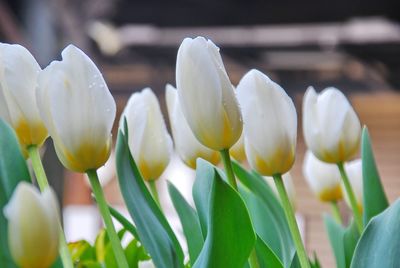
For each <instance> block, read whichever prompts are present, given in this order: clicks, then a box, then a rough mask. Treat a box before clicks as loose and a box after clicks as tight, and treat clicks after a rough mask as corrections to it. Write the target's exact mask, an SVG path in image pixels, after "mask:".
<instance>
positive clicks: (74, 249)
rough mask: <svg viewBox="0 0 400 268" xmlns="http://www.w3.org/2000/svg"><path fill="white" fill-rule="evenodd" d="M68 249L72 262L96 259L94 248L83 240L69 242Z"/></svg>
mask: <svg viewBox="0 0 400 268" xmlns="http://www.w3.org/2000/svg"><path fill="white" fill-rule="evenodd" d="M68 249H69V252H70V253H71V258H72V261H73V262H74V263H76V262H82V261H86V260H93V261H94V260H96V251H95V249H94V248H93V247H92V246H91V245H90V244H89V242H87V241H85V240H80V241H77V242H73V243H69V244H68Z"/></svg>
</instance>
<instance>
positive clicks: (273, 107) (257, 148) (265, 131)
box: [237, 70, 297, 176]
mask: <svg viewBox="0 0 400 268" xmlns="http://www.w3.org/2000/svg"><path fill="white" fill-rule="evenodd" d="M237 93H238V99H239V103H240V105H241V108H242V113H243V118H244V134H245V151H246V156H247V160H248V161H249V163H250V166H251V167H252V168H253V169H255V170H257V171H258V172H259V173H260V174H262V175H264V176H273V175H277V174H284V173H286V172H288V171H289V170H290V169H291V168H292V166H293V163H294V159H295V148H296V138H297V115H296V109H295V107H294V104H293V101H292V100H291V99H290V97H289V96H288V95H287V94H286V92H285V91H284V90H283V88H282V87H280V86H279V85H278V84H276V83H275V82H273V81H272V80H270V79H269V78H268V77H267V76H266V75H265V74H263V73H261V72H260V71H258V70H251V71H249V72H248V73H247V74H245V76H244V77H243V78H242V80H241V81H240V83H239V85H238V86H237Z"/></svg>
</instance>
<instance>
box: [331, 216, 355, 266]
mask: <svg viewBox="0 0 400 268" xmlns="http://www.w3.org/2000/svg"><path fill="white" fill-rule="evenodd" d="M324 223H325V228H326V231H327V233H328V237H329V241H330V243H331V247H332V250H333V253H334V255H335V259H336V267H338V268H346V267H350V264H351V259H352V257H353V254H354V249H355V247H356V244H357V241H358V238H359V237H360V235H359V233H358V229H357V226H356V224H355V222H354V221H353V222H352V223H351V224H350V225H349V226H348V227H347V228H344V227H343V226H341V225H340V224H338V223H337V222H336V220H334V219H333V218H332V217H331V216H330V215H324Z"/></svg>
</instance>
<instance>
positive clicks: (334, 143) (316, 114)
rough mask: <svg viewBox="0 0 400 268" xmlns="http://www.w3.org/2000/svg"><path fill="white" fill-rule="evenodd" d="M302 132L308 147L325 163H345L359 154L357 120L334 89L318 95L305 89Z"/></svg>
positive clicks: (346, 103)
mask: <svg viewBox="0 0 400 268" xmlns="http://www.w3.org/2000/svg"><path fill="white" fill-rule="evenodd" d="M303 131H304V138H305V141H306V144H307V146H308V148H309V149H310V150H311V151H312V152H313V154H314V155H315V156H316V157H318V159H320V160H322V161H324V162H328V163H340V162H344V161H347V160H349V159H350V158H351V157H353V156H354V155H355V154H356V153H357V151H358V147H359V144H360V137H361V125H360V121H359V120H358V117H357V115H356V113H355V112H354V110H353V107H351V105H350V103H349V101H348V100H347V99H346V97H345V96H344V95H343V93H342V92H340V91H339V90H338V89H336V88H333V87H330V88H327V89H325V90H323V91H322V92H321V93H320V94H317V93H316V92H315V90H314V88H313V87H309V88H308V89H307V92H306V93H305V95H304V100H303Z"/></svg>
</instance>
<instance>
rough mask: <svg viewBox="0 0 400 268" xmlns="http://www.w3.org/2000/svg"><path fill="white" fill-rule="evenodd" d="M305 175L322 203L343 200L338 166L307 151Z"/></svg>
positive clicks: (304, 163) (304, 166)
mask: <svg viewBox="0 0 400 268" xmlns="http://www.w3.org/2000/svg"><path fill="white" fill-rule="evenodd" d="M303 175H304V177H305V178H306V181H307V182H308V184H309V185H310V188H311V190H312V191H313V192H314V194H315V195H316V196H317V197H318V199H319V200H321V201H322V202H335V201H338V200H341V199H342V190H341V177H340V172H339V170H338V168H337V166H336V165H334V164H328V163H325V162H322V161H321V160H319V159H318V158H316V157H315V156H314V155H313V153H312V152H311V151H307V152H306V154H305V157H304V162H303Z"/></svg>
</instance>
